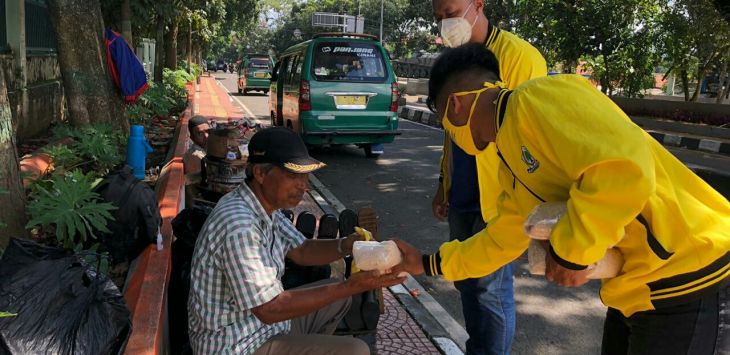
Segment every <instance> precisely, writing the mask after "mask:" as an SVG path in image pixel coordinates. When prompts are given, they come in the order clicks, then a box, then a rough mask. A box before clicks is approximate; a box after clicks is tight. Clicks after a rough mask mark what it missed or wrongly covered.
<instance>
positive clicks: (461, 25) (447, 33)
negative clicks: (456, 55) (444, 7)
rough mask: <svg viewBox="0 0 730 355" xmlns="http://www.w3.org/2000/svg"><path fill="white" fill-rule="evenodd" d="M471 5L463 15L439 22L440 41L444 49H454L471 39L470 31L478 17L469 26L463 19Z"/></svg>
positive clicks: (470, 5)
mask: <svg viewBox="0 0 730 355" xmlns="http://www.w3.org/2000/svg"><path fill="white" fill-rule="evenodd" d="M472 5H473V3H471V4H469V7H467V8H466V11H464V14H463V15H461V17H451V18H445V19H443V20H441V22H439V28H441V39H442V40H443V41H444V45H445V46H446V47H451V48H455V47H458V46H460V45H462V44H464V43H466V42H469V39H471V29H472V28H473V27H474V24H476V23H477V20H478V19H479V16H477V17H475V18H474V22H472V23H471V24H469V21H467V20H466V19H465V18H464V17H466V14H467V13H469V9H471V7H472Z"/></svg>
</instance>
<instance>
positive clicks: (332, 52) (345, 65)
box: [310, 40, 393, 131]
mask: <svg viewBox="0 0 730 355" xmlns="http://www.w3.org/2000/svg"><path fill="white" fill-rule="evenodd" d="M392 83H393V77H392V74H391V70H390V66H389V65H388V63H387V56H386V55H385V53H384V51H383V49H382V47H380V45H379V44H378V43H376V42H366V41H337V40H333V41H322V42H319V43H317V44H316V45H315V47H314V50H313V55H312V80H311V83H310V87H311V97H312V112H314V113H316V114H317V115H318V117H319V119H317V121H316V122H317V123H316V124H317V127H318V128H319V129H320V130H323V131H343V130H388V129H390V127H391V125H392V112H391V111H390V107H391V102H392V101H391V99H392V90H393V88H392ZM322 117H326V119H322Z"/></svg>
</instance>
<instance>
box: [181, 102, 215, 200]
mask: <svg viewBox="0 0 730 355" xmlns="http://www.w3.org/2000/svg"><path fill="white" fill-rule="evenodd" d="M209 129H210V124H208V119H207V118H205V117H203V116H193V117H191V118H190V121H188V131H189V132H190V140H191V141H192V144H190V148H188V151H187V152H185V155H183V169H184V171H185V206H186V207H192V205H193V201H194V200H195V197H197V195H198V189H197V187H196V186H197V185H198V184H200V183H201V182H202V179H203V178H202V176H203V172H202V170H203V158H205V155H206V151H205V146H206V144H207V143H208V130H209Z"/></svg>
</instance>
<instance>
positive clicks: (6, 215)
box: [0, 70, 26, 249]
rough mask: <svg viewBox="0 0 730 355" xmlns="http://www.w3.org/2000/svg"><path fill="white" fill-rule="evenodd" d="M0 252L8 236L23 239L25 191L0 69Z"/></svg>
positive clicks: (24, 233)
mask: <svg viewBox="0 0 730 355" xmlns="http://www.w3.org/2000/svg"><path fill="white" fill-rule="evenodd" d="M0 165H1V166H3V168H0V189H1V190H2V193H0V206H3V208H0V249H5V247H6V246H7V245H8V241H9V240H10V237H24V236H26V230H25V223H26V215H25V191H24V190H23V183H22V180H21V178H20V165H19V162H18V152H17V148H16V146H15V129H14V127H13V116H12V113H11V111H10V102H9V101H8V92H7V83H6V82H5V73H4V71H2V70H0Z"/></svg>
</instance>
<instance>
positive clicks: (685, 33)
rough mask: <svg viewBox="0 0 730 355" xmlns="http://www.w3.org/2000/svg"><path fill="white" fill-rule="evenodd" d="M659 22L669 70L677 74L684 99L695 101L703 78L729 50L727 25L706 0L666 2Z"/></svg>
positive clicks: (729, 30)
mask: <svg viewBox="0 0 730 355" xmlns="http://www.w3.org/2000/svg"><path fill="white" fill-rule="evenodd" d="M660 26H661V32H662V41H661V43H662V45H663V51H664V53H665V54H666V58H665V61H666V62H667V63H668V66H669V70H670V71H674V72H675V74H676V75H678V76H679V77H680V79H681V82H682V88H683V91H684V98H685V101H697V99H698V98H699V94H700V87H701V85H702V81H703V80H704V79H705V77H706V75H707V74H708V72H710V71H712V70H713V69H715V68H716V67H718V66H719V65H720V63H721V61H722V60H723V59H724V57H725V55H726V53H727V51H728V50H730V25H729V24H728V22H727V21H725V20H724V19H723V18H722V17H721V15H720V13H719V12H718V11H717V10H716V9H715V7H714V6H713V5H712V3H710V1H709V0H676V1H673V2H671V3H669V4H667V6H666V8H665V11H664V13H663V16H662V20H661V22H660ZM692 79H694V80H695V83H694V90H693V93H692V96H691V97H690V86H691V84H690V81H691V80H692Z"/></svg>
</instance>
